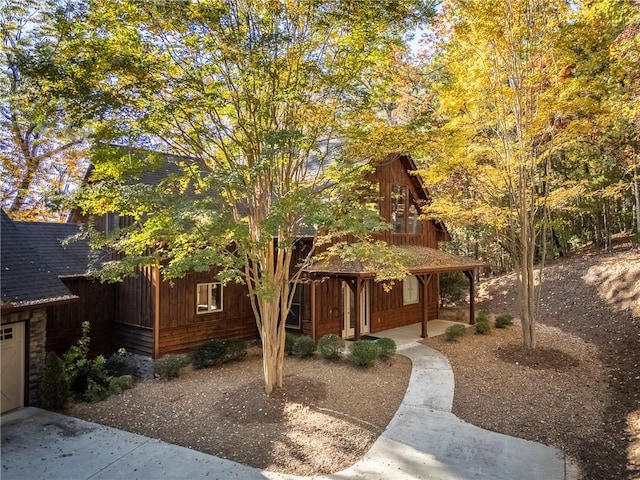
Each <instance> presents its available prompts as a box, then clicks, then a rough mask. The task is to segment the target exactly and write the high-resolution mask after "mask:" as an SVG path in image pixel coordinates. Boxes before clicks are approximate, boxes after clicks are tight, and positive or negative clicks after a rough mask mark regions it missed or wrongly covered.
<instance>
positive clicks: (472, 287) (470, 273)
mask: <svg viewBox="0 0 640 480" xmlns="http://www.w3.org/2000/svg"><path fill="white" fill-rule="evenodd" d="M475 273H476V272H475V270H466V271H465V272H464V274H465V275H466V276H467V278H468V279H469V325H475V324H476V303H475V298H476V275H475Z"/></svg>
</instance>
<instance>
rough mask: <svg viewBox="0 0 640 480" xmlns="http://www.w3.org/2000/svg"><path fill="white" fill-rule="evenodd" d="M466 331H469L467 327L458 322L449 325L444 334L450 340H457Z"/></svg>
mask: <svg viewBox="0 0 640 480" xmlns="http://www.w3.org/2000/svg"><path fill="white" fill-rule="evenodd" d="M466 332H467V327H465V326H464V325H461V324H459V323H456V324H455V325H451V326H450V327H447V329H446V330H445V332H444V336H445V338H446V339H447V340H448V341H450V342H456V341H458V339H459V338H460V337H461V336H463V335H464V334H465V333H466Z"/></svg>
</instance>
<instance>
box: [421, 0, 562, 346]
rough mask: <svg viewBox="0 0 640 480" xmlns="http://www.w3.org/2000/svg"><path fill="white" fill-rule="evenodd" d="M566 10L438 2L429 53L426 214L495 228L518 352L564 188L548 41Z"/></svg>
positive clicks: (533, 312) (528, 342) (529, 330)
mask: <svg viewBox="0 0 640 480" xmlns="http://www.w3.org/2000/svg"><path fill="white" fill-rule="evenodd" d="M568 14H569V7H568V4H567V2H564V1H560V0H558V1H546V2H542V1H538V0H507V1H474V0H472V1H457V0H452V1H448V2H444V3H443V5H442V11H441V19H442V21H441V23H440V28H441V30H440V31H439V32H438V33H439V34H440V40H438V41H437V44H436V47H437V50H436V54H435V56H434V57H433V61H434V62H437V63H438V65H441V66H442V71H441V72H440V73H439V77H440V81H439V87H438V98H439V101H440V110H439V116H440V126H439V128H437V129H436V130H434V131H433V135H432V138H433V141H432V143H431V145H430V146H431V147H432V152H433V153H432V156H431V159H430V160H429V162H428V167H429V168H428V169H427V170H425V171H423V172H422V174H423V177H424V178H425V180H426V181H427V183H429V184H432V185H434V186H435V187H434V191H436V192H439V193H440V194H441V195H440V196H439V197H436V199H435V201H434V204H433V206H432V208H431V209H429V210H428V211H427V213H429V214H436V215H437V216H439V217H440V218H444V219H450V220H453V221H454V222H455V223H457V224H462V225H467V226H470V227H473V228H476V227H477V226H479V225H489V226H491V228H492V229H493V230H494V231H496V232H497V235H498V237H499V238H500V239H501V243H502V245H503V246H504V247H505V248H506V249H507V250H508V251H509V253H510V255H511V257H512V259H513V261H514V264H515V267H516V270H517V272H518V282H519V292H520V305H521V315H520V316H521V321H522V328H523V340H524V345H525V347H526V348H534V347H535V345H536V337H535V324H536V318H537V302H538V298H539V288H540V283H541V275H542V270H539V271H538V275H536V274H535V270H534V263H535V261H536V257H537V256H539V257H541V258H544V254H543V253H542V254H541V253H540V250H539V247H540V246H541V248H542V250H543V251H544V239H545V238H546V236H545V233H544V226H545V222H546V220H547V219H548V206H549V202H551V201H552V197H555V198H557V199H558V198H562V197H563V195H564V196H566V195H568V194H569V193H570V192H571V188H570V187H571V186H570V185H557V184H556V183H554V177H553V171H552V170H551V168H550V166H551V162H550V160H551V158H552V155H553V153H554V149H555V145H554V139H555V136H556V134H557V132H558V129H559V121H560V119H561V115H559V112H558V111H557V109H556V108H555V107H554V102H555V95H554V94H555V91H556V90H555V89H556V88H557V86H558V84H559V81H560V79H561V75H560V74H561V72H562V69H563V64H562V61H561V59H560V58H558V57H557V55H556V49H555V43H556V41H557V38H558V35H559V34H560V32H561V30H562V27H563V25H565V21H566V19H567V15H568ZM429 68H431V69H433V68H434V67H433V64H432V65H430V66H429ZM536 277H537V278H536Z"/></svg>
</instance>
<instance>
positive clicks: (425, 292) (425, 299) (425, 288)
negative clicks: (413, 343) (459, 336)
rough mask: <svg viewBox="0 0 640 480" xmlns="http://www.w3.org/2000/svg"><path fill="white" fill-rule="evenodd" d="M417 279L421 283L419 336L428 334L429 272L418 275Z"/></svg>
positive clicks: (422, 336) (425, 336) (424, 336)
mask: <svg viewBox="0 0 640 480" xmlns="http://www.w3.org/2000/svg"><path fill="white" fill-rule="evenodd" d="M418 280H419V281H420V283H421V284H422V329H421V333H420V338H427V337H428V336H429V333H428V331H427V330H428V329H427V323H428V322H429V283H431V274H430V273H429V274H426V275H420V276H419V277H418Z"/></svg>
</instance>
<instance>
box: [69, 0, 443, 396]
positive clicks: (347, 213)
mask: <svg viewBox="0 0 640 480" xmlns="http://www.w3.org/2000/svg"><path fill="white" fill-rule="evenodd" d="M428 4H429V2H422V1H411V0H404V1H399V2H394V3H393V5H386V4H385V5H384V6H381V5H379V4H378V2H369V1H355V2H346V3H345V4H344V5H343V4H342V3H341V2H338V3H335V2H328V1H327V2H324V1H321V2H317V1H313V2H311V1H289V0H285V1H281V2H258V1H248V2H238V1H233V0H228V1H222V2H216V3H215V6H212V5H209V3H208V2H184V1H180V2H172V1H164V2H151V1H149V2H145V1H142V2H129V1H126V0H120V1H114V2H104V3H102V2H96V3H95V4H93V5H94V8H93V9H89V10H88V13H86V14H85V17H83V18H82V21H75V22H74V24H73V28H76V29H81V30H83V29H84V30H86V32H85V33H84V34H79V35H78V36H77V38H78V39H79V40H78V43H76V44H74V45H71V46H70V47H69V48H73V49H76V50H78V51H84V52H91V54H92V55H94V56H95V54H96V51H100V49H102V50H104V51H103V54H104V55H98V56H99V57H100V58H110V57H111V55H110V54H111V53H112V51H111V50H112V49H115V48H117V49H118V62H117V63H114V65H112V66H109V65H107V66H106V67H104V68H105V73H106V74H107V75H105V77H108V78H109V79H110V80H109V81H108V82H101V83H100V85H97V86H96V87H97V88H98V89H103V90H104V89H109V88H113V89H114V92H117V95H115V96H116V97H117V98H118V99H119V100H118V101H119V102H120V101H122V102H124V103H114V104H113V105H109V108H107V109H103V110H102V111H104V112H105V115H104V116H103V117H102V118H100V120H101V121H102V122H103V123H102V124H101V125H103V126H104V128H103V129H102V130H100V131H99V132H97V137H100V136H101V135H102V138H103V139H105V140H108V141H111V140H113V139H119V140H121V139H122V138H128V139H129V140H131V141H133V142H136V141H138V142H141V141H146V142H147V143H148V142H152V143H154V144H155V145H156V146H158V148H163V149H164V150H166V151H169V152H171V153H175V154H179V155H181V156H180V157H174V158H173V160H174V167H175V168H174V169H173V170H172V171H173V173H172V174H171V175H169V176H167V177H166V178H165V179H164V180H163V181H162V182H161V183H160V185H159V186H149V185H144V184H143V182H137V179H139V178H140V175H141V174H142V173H143V172H145V171H148V170H153V168H154V167H155V166H158V164H159V163H161V159H159V158H158V157H157V156H154V155H153V154H149V153H148V152H141V151H137V152H136V151H132V150H123V149H121V148H113V147H110V146H105V144H100V145H98V146H97V147H96V148H95V149H94V153H93V158H92V160H93V164H94V165H95V170H94V173H93V176H92V179H91V181H90V185H89V186H87V187H86V188H85V189H84V190H83V191H82V192H81V194H80V196H79V197H78V205H79V206H80V207H81V208H83V209H84V210H85V211H87V212H91V213H94V214H102V213H106V212H110V211H113V212H119V213H120V214H121V215H127V216H129V217H132V218H133V220H134V222H133V224H132V226H131V227H127V228H125V229H120V230H119V231H118V232H117V234H116V237H113V236H112V237H109V238H103V239H99V238H98V236H97V235H93V244H94V246H95V247H97V248H99V247H102V246H106V245H109V246H111V247H115V249H116V250H117V251H119V252H120V253H122V254H124V256H123V257H122V259H121V260H119V261H113V262H107V263H106V264H104V265H103V269H102V273H101V275H102V276H103V277H104V278H108V279H112V280H119V279H121V278H123V277H124V276H125V275H130V274H132V273H134V272H135V269H136V267H139V266H142V265H156V266H158V267H159V268H160V269H161V270H162V272H163V275H164V277H165V278H168V279H171V278H176V277H180V276H183V275H185V274H186V273H187V272H189V271H193V270H195V271H208V270H209V269H210V268H212V267H217V268H219V271H220V273H219V279H220V280H221V281H222V282H228V281H238V282H243V283H245V284H246V285H247V288H248V290H249V297H250V300H251V305H252V308H253V312H254V315H255V319H256V323H257V326H258V330H259V333H260V338H261V340H262V347H263V359H264V360H263V368H264V379H265V390H266V392H267V393H270V392H271V391H272V390H273V389H274V388H275V387H282V384H283V363H284V354H285V322H286V318H287V314H288V312H289V309H290V306H291V302H292V299H293V295H294V291H295V288H296V284H297V283H298V281H299V279H300V276H301V273H302V269H303V268H304V267H305V266H307V265H309V263H310V262H311V261H312V255H313V254H314V253H315V250H314V248H315V247H317V246H319V245H328V244H330V243H329V242H333V241H334V240H335V239H339V238H341V237H343V236H344V235H345V234H351V235H353V236H355V238H356V240H357V241H356V242H353V243H351V244H347V243H344V242H337V243H332V246H331V247H330V248H329V249H328V250H327V251H326V252H325V255H337V256H342V257H346V258H351V257H353V256H354V255H357V256H358V258H360V259H362V260H367V258H370V259H371V264H372V268H375V269H376V271H378V277H377V278H378V280H381V281H385V280H390V279H394V278H402V277H403V276H404V275H405V274H406V269H405V267H404V265H403V259H402V257H401V256H400V255H399V254H398V253H397V252H395V251H394V250H392V249H389V248H386V246H385V245H383V244H374V243H372V242H371V241H370V237H369V234H370V232H372V231H376V230H380V229H383V228H387V225H386V224H385V223H384V222H383V221H382V220H381V218H380V217H379V215H378V213H377V194H376V192H375V191H372V190H371V189H370V187H369V186H368V185H367V184H366V183H364V182H363V181H362V178H363V173H365V172H366V169H367V167H366V166H364V165H362V164H361V163H356V162H355V161H354V160H357V161H361V160H368V159H373V158H375V155H373V154H371V152H376V154H378V155H381V156H382V157H384V156H385V155H386V153H387V152H390V151H392V150H395V149H396V146H397V145H391V144H390V143H386V144H384V145H374V146H371V148H370V149H369V153H370V155H369V156H367V155H363V156H359V157H358V158H357V159H354V158H350V157H349V155H348V152H349V148H350V145H355V144H357V143H358V142H357V141H356V142H351V141H350V140H349V139H353V138H356V139H360V140H361V139H363V138H364V137H365V135H366V134H367V133H368V132H367V131H366V130H365V129H364V128H362V127H363V125H362V122H361V119H362V118H363V115H365V114H366V113H367V112H370V111H371V109H372V96H371V95H370V92H367V91H366V88H364V85H365V84H364V83H363V82H362V80H363V79H364V78H365V77H367V75H369V74H371V72H372V69H373V67H375V66H377V65H379V64H380V63H382V62H384V61H385V58H386V56H387V54H388V52H390V51H391V49H392V48H395V46H397V45H398V44H399V43H400V41H401V40H400V39H401V37H400V34H401V32H402V31H403V29H404V28H408V27H410V26H411V25H413V24H414V21H415V20H416V19H417V18H418V17H420V16H421V15H422V14H424V13H425V12H426V10H428V7H429V5H428ZM429 8H430V7H429ZM116 17H117V18H118V19H119V20H118V21H117V22H114V21H113V18H116ZM125 47H126V48H125ZM127 55H128V56H129V57H127V58H125V57H126V56H127ZM105 62H106V61H105ZM106 63H108V62H106ZM103 65H104V64H103ZM123 65H124V66H125V67H126V66H127V65H129V68H128V69H126V68H125V69H124V70H122V69H123ZM96 68H98V67H96ZM119 69H120V70H119ZM94 73H95V72H94ZM101 78H102V77H101ZM107 93H108V92H107ZM95 97H96V95H92V96H87V97H84V98H81V99H78V101H79V102H87V104H88V110H89V111H92V112H95V111H96V110H99V109H96V108H90V107H91V105H90V103H91V101H92V99H93V98H95ZM98 97H100V98H101V99H104V98H107V97H109V96H108V95H104V96H99V95H98ZM367 128H370V125H367ZM383 137H384V135H381V136H378V137H377V138H383ZM336 138H339V139H340V145H341V148H338V147H337V142H336V141H335V139H336ZM362 143H365V142H360V144H362ZM354 148H355V147H354ZM358 151H359V153H362V152H363V151H364V150H363V149H358ZM309 227H316V228H317V230H318V231H319V232H322V235H317V236H316V238H315V242H314V248H312V249H311V250H309V251H307V252H305V254H304V255H302V257H303V258H302V259H301V260H299V257H300V255H299V254H298V252H297V251H296V249H297V248H298V243H297V239H298V237H299V232H300V231H301V229H305V228H309ZM149 252H151V253H150V254H149Z"/></svg>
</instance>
